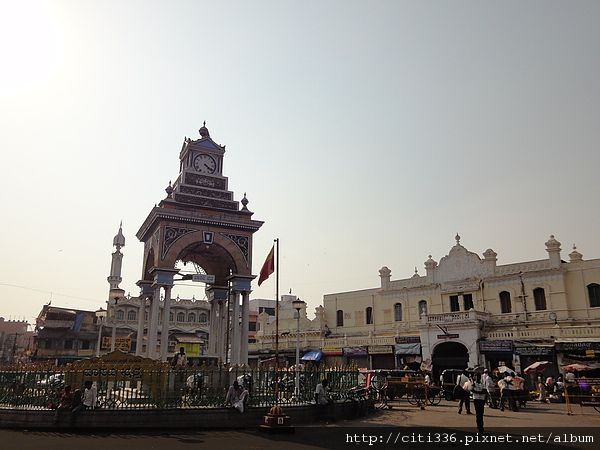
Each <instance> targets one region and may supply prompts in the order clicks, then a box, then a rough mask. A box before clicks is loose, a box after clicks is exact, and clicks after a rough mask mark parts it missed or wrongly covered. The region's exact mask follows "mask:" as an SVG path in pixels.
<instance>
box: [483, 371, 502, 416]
mask: <svg viewBox="0 0 600 450" xmlns="http://www.w3.org/2000/svg"><path fill="white" fill-rule="evenodd" d="M481 381H482V383H483V385H484V386H485V390H486V395H487V397H488V398H489V399H490V407H491V408H493V409H496V408H497V407H498V402H497V398H496V383H495V382H494V377H493V376H492V375H491V374H490V371H489V370H487V369H485V370H484V371H483V376H482V377H481Z"/></svg>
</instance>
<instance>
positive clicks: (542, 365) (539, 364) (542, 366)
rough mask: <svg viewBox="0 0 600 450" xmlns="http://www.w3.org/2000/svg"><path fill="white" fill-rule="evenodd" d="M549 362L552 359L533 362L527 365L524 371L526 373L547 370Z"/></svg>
mask: <svg viewBox="0 0 600 450" xmlns="http://www.w3.org/2000/svg"><path fill="white" fill-rule="evenodd" d="M548 364H550V361H536V362H534V363H533V364H531V365H530V366H527V367H526V368H525V370H524V371H523V372H524V373H531V372H543V371H544V370H546V367H547V366H548Z"/></svg>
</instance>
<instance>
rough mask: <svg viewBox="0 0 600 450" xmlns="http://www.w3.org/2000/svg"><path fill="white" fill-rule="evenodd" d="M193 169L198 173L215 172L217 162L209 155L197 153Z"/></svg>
mask: <svg viewBox="0 0 600 450" xmlns="http://www.w3.org/2000/svg"><path fill="white" fill-rule="evenodd" d="M194 169H196V170H197V171H198V172H200V173H215V170H217V162H216V161H215V160H214V158H213V157H212V156H210V155H205V154H202V155H198V156H196V157H195V158H194Z"/></svg>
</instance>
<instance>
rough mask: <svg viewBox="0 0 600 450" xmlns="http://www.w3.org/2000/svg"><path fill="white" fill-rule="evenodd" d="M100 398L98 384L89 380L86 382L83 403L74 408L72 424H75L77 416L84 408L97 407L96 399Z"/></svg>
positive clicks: (82, 397)
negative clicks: (95, 384)
mask: <svg viewBox="0 0 600 450" xmlns="http://www.w3.org/2000/svg"><path fill="white" fill-rule="evenodd" d="M97 399H98V390H97V389H96V386H94V384H93V383H92V382H91V381H90V380H88V381H86V382H85V383H84V388H83V393H82V394H81V403H79V404H78V405H77V406H75V407H74V408H73V410H72V411H71V426H74V425H75V421H76V420H77V416H78V415H79V413H80V412H81V411H83V410H84V409H93V408H95V407H96V401H97Z"/></svg>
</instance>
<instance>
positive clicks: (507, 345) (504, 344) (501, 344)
mask: <svg viewBox="0 0 600 450" xmlns="http://www.w3.org/2000/svg"><path fill="white" fill-rule="evenodd" d="M479 351H481V352H512V351H513V342H512V341H479Z"/></svg>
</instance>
